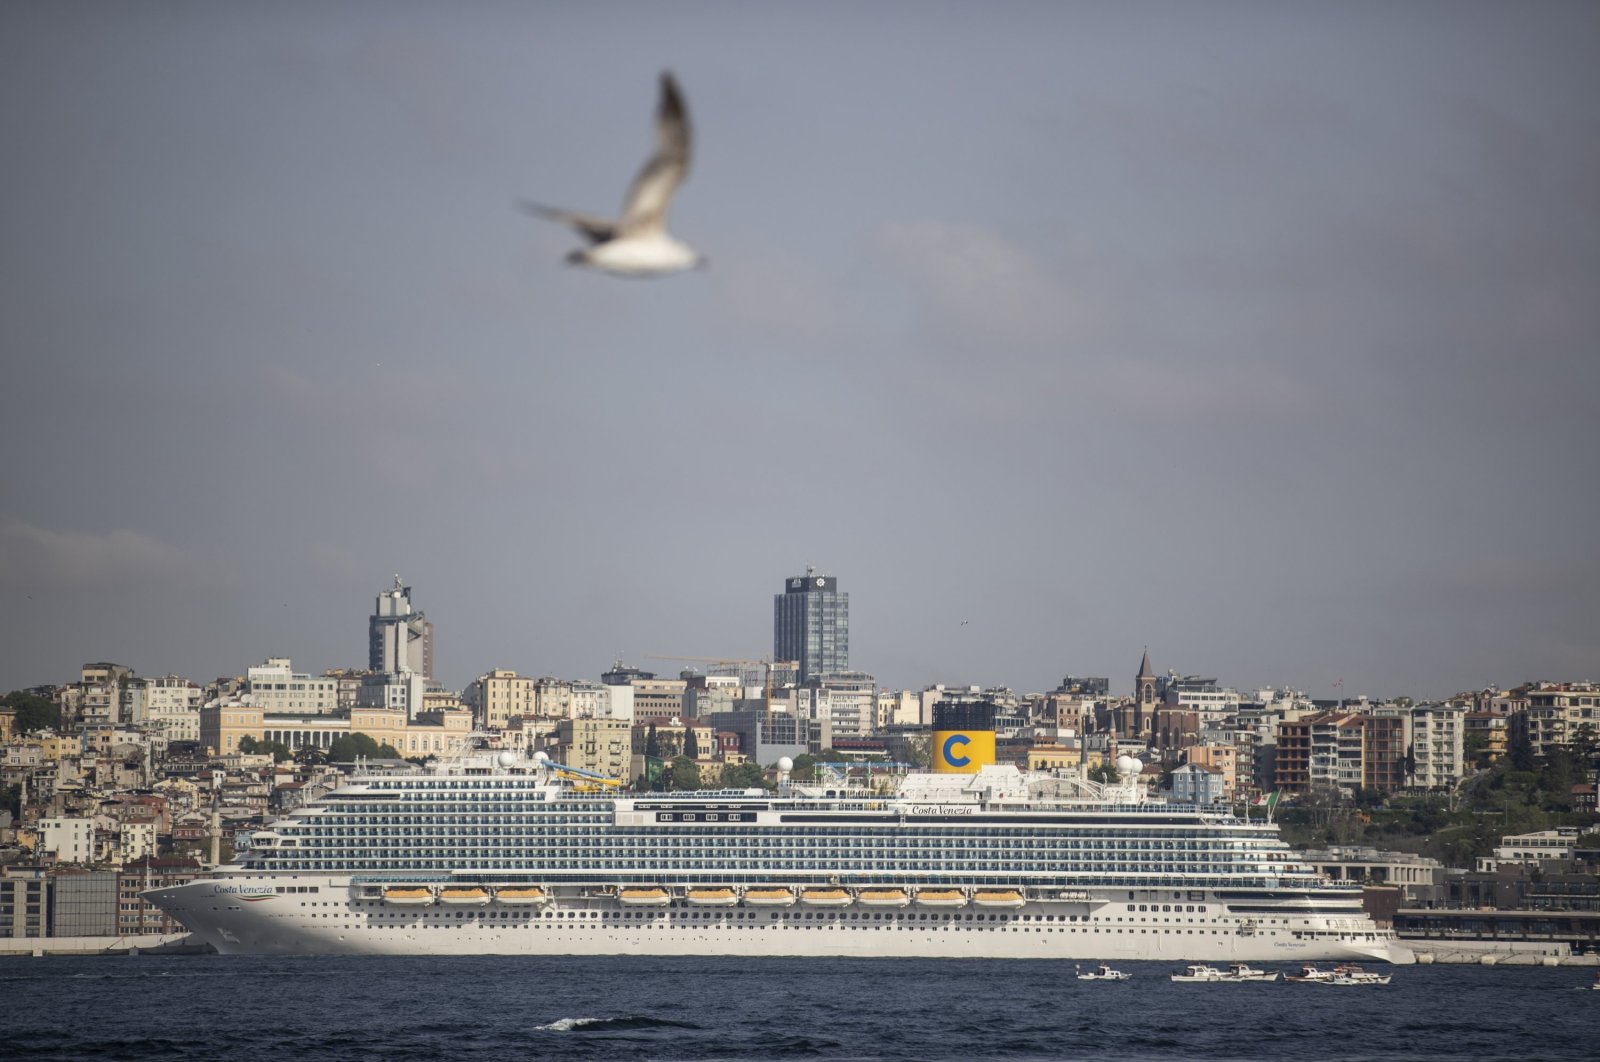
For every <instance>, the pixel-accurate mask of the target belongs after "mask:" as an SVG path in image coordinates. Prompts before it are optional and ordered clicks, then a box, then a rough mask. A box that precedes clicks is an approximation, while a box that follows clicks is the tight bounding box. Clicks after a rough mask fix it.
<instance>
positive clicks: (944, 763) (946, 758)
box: [933, 730, 994, 774]
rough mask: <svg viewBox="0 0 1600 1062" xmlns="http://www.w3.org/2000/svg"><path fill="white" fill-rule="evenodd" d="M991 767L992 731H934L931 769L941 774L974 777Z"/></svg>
mask: <svg viewBox="0 0 1600 1062" xmlns="http://www.w3.org/2000/svg"><path fill="white" fill-rule="evenodd" d="M993 763H994V731H993V730H935V731H934V732H933V769H934V770H935V771H937V772H938V773H940V774H977V773H978V768H980V767H986V766H988V765H990V764H993Z"/></svg>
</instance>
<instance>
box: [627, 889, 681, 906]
mask: <svg viewBox="0 0 1600 1062" xmlns="http://www.w3.org/2000/svg"><path fill="white" fill-rule="evenodd" d="M617 900H618V901H619V902H620V903H622V904H623V905H624V906H626V907H665V906H666V905H667V904H669V903H671V902H672V897H671V896H670V895H669V894H668V893H667V890H666V889H663V888H659V887H657V886H654V885H649V886H643V887H636V888H622V889H618V890H617Z"/></svg>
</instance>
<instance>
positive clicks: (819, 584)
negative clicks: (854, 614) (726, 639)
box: [772, 567, 850, 686]
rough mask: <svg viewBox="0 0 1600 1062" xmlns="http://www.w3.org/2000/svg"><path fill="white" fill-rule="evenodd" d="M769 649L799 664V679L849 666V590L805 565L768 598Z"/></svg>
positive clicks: (831, 673) (836, 671)
mask: <svg viewBox="0 0 1600 1062" xmlns="http://www.w3.org/2000/svg"><path fill="white" fill-rule="evenodd" d="M772 654H773V656H774V657H775V658H776V659H778V660H793V661H795V662H797V663H798V664H799V665H800V666H799V682H800V684H801V685H802V686H803V685H805V684H806V683H807V682H809V681H811V680H813V679H817V678H820V677H821V676H823V675H833V674H837V673H839V672H842V671H848V670H850V595H849V594H844V593H840V592H839V580H838V579H836V578H834V577H833V576H831V575H818V574H817V570H816V569H815V568H811V567H807V568H806V573H805V575H803V576H802V575H797V576H795V577H794V578H792V579H790V580H789V581H788V582H787V583H786V584H785V585H784V590H783V593H781V594H775V595H773V598H772Z"/></svg>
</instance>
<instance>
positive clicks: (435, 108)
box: [0, 2, 1600, 697]
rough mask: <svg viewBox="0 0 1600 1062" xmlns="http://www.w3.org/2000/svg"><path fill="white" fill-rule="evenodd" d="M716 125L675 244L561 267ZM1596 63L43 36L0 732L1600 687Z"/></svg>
mask: <svg viewBox="0 0 1600 1062" xmlns="http://www.w3.org/2000/svg"><path fill="white" fill-rule="evenodd" d="M665 68H670V69H672V70H673V71H675V72H676V74H677V76H678V78H679V80H680V82H681V84H682V86H683V88H684V92H685V94H686V96H687V99H688V103H689V108H690V111H691V114H692V117H693V120H694V123H695V134H696V144H695V149H696V154H695V159H694V168H693V171H692V173H691V175H690V178H689V181H688V183H687V184H686V185H685V186H684V188H683V189H682V191H681V193H680V195H679V197H678V201H677V204H676V206H675V209H674V212H673V217H672V221H673V228H674V230H675V231H676V232H677V233H678V234H679V235H680V236H681V237H682V238H684V239H685V240H687V241H688V242H690V243H691V244H693V245H694V246H695V247H696V248H698V249H699V250H701V251H703V252H704V253H706V254H708V255H709V256H710V258H711V268H710V270H708V271H706V272H703V273H692V274H687V275H682V276H677V277H673V278H670V279H665V280H657V281H648V282H641V281H626V280H618V279H614V278H610V277H605V276H600V275H595V274H591V273H586V272H583V271H580V270H575V269H570V268H568V267H567V266H565V265H564V264H563V262H562V258H563V256H564V255H565V253H566V252H567V251H568V250H569V249H571V248H572V247H573V246H574V245H575V244H574V240H573V238H572V237H571V236H570V234H569V233H567V232H566V231H565V230H563V229H561V228H559V227H557V226H554V225H549V224H547V223H541V222H539V221H536V220H534V219H531V218H528V217H525V216H523V215H521V214H519V213H518V212H517V211H516V210H515V209H514V206H513V204H514V203H515V201H516V200H517V199H518V198H520V197H528V198H533V199H537V200H540V201H543V202H549V203H554V204H558V205H562V206H569V207H574V208H578V209H587V210H591V211H597V212H609V211H613V210H614V209H615V208H616V205H617V204H618V203H619V202H620V199H621V197H622V193H623V191H624V189H625V187H626V185H627V183H628V181H629V179H630V178H631V177H632V175H633V172H634V170H635V168H636V167H637V166H638V165H639V163H640V162H641V161H642V159H643V157H644V155H645V154H646V152H647V150H648V147H649V144H650V138H651V132H650V116H651V112H652V109H653V107H654V103H655V92H656V78H657V75H658V73H659V71H661V70H662V69H665ZM1597 100H1600V6H1597V5H1595V4H1593V3H1571V4H1561V3H1518V4H1511V3H1488V4H1472V3H1463V2H1449V3H1343V4H1340V3H1317V4H1310V3H1305V4H1300V3H1265V2H1262V3H1220V2H1213V3H1131V4H1130V3H1081V4H1071V3H1060V4H1044V3H1004V2H1001V3H983V4H978V3H965V4H940V3H930V2H917V3H804V4H798V3H797V4H743V3H739V4H734V3H728V4H723V3H676V4H658V3H639V4H608V3H590V4H581V5H580V4H565V3H562V4H536V3H465V4H444V3H437V4H421V3H416V4H406V3H392V2H384V3H377V2H373V3H337V4H326V3H309V2H307V3H273V4H234V3H221V4H219V3H210V2H207V3H163V2H144V3H139V4H124V3H103V4H100V3H67V4H61V3H26V2H19V3H12V4H9V5H7V8H6V14H5V17H4V32H3V33H0V160H3V161H0V193H3V194H0V236H3V238H0V342H3V350H4V357H5V360H4V365H5V374H4V388H3V391H0V394H3V395H4V404H3V407H0V451H3V454H4V458H3V460H4V477H3V484H0V623H3V625H4V631H3V638H0V689H10V688H14V687H17V686H22V685H31V684H36V683H47V682H52V683H53V682H66V681H71V680H74V679H75V678H76V674H77V668H78V667H79V666H80V665H81V664H82V663H83V662H85V661H89V660H114V661H117V662H120V663H125V664H129V665H131V666H133V667H134V668H135V669H137V671H138V672H139V673H140V674H146V675H154V674H162V673H165V672H168V671H176V672H178V673H181V674H186V675H189V676H190V677H193V678H196V679H200V680H202V681H203V680H206V679H209V678H211V677H214V676H216V675H219V674H234V673H242V671H243V669H244V668H245V667H247V666H249V665H250V664H252V663H256V662H259V661H260V660H262V659H263V658H265V657H266V656H268V655H279V654H287V655H290V656H292V657H293V659H294V662H295V665H296V667H297V668H298V669H303V670H312V671H318V670H321V669H322V668H324V667H329V666H341V665H354V666H363V665H364V664H365V655H366V646H365V637H366V617H367V615H368V614H369V613H370V611H371V609H372V599H373V597H374V596H375V594H376V593H377V592H378V591H379V590H381V589H383V588H384V587H385V586H386V585H387V584H388V583H389V581H390V579H391V578H392V575H393V574H394V573H396V572H398V573H400V574H402V575H403V576H404V578H405V580H406V582H407V583H409V584H411V585H412V586H413V587H414V588H415V591H414V596H415V600H416V602H417V604H418V605H419V606H421V607H422V608H423V609H425V610H426V612H427V613H428V616H429V618H430V619H432V620H433V621H434V624H435V626H436V629H437V642H438V668H437V670H438V677H439V678H440V679H441V680H443V681H444V682H445V684H446V685H448V686H452V687H460V686H461V685H463V684H465V683H466V682H467V681H469V680H470V679H471V678H473V677H474V676H476V675H478V674H480V673H482V672H484V671H486V670H488V669H489V668H492V667H509V668H516V669H518V670H520V671H522V672H524V673H529V674H556V675H561V676H565V677H587V678H593V677H596V676H597V675H598V674H599V672H600V671H602V670H603V669H605V667H606V666H607V665H609V664H610V663H611V662H612V660H613V659H614V658H615V657H616V656H617V655H619V654H621V655H622V656H623V657H624V658H626V659H627V660H628V661H629V662H632V663H635V664H642V665H649V666H654V667H657V668H659V669H662V670H667V671H670V670H671V669H672V667H673V665H672V664H670V663H668V662H665V661H649V660H646V659H645V656H646V654H654V653H660V654H689V655H698V656H726V657H742V656H759V655H761V654H763V653H765V652H768V651H770V649H771V639H772V595H773V594H774V593H777V592H779V591H780V590H781V589H782V584H783V580H784V579H785V577H787V576H789V575H793V574H798V573H800V572H802V571H803V570H804V568H805V566H806V565H807V564H812V565H816V566H817V567H818V568H819V569H820V570H822V571H824V572H827V573H830V574H834V575H837V576H838V577H839V580H840V586H841V588H842V589H845V590H847V591H848V592H849V594H850V604H851V643H852V644H851V663H852V664H853V665H854V666H856V667H859V668H861V669H863V670H866V671H869V672H871V673H873V674H874V675H876V676H877V677H878V679H879V681H880V683H882V684H884V685H887V686H893V687H919V686H921V685H923V684H926V683H932V682H944V683H956V684H966V683H982V684H1005V685H1010V686H1012V687H1014V688H1017V689H1019V690H1040V689H1048V688H1050V687H1052V686H1054V685H1055V683H1056V682H1058V681H1059V680H1060V678H1061V677H1062V676H1063V675H1064V674H1067V673H1069V672H1071V673H1074V674H1080V675H1082V674H1089V675H1108V676H1110V677H1111V679H1112V688H1113V689H1114V690H1118V691H1124V692H1126V691H1127V690H1128V689H1131V679H1132V676H1133V674H1134V672H1135V670H1136V668H1137V665H1138V662H1139V657H1140V653H1141V652H1142V650H1143V648H1144V647H1145V646H1146V645H1148V646H1149V648H1150V655H1151V660H1152V662H1153V663H1154V664H1155V666H1156V667H1157V668H1158V669H1162V670H1164V669H1166V668H1175V669H1177V670H1179V671H1182V672H1187V673H1194V672H1202V673H1205V674H1207V675H1215V676H1217V677H1218V678H1220V679H1221V680H1222V681H1223V682H1224V683H1227V684H1230V685H1236V686H1239V687H1241V688H1253V687H1255V686H1257V685H1268V684H1271V685H1291V686H1294V687H1296V688H1300V689H1304V690H1307V691H1309V692H1311V693H1312V694H1314V695H1317V696H1332V695H1334V692H1335V691H1334V689H1333V682H1334V681H1335V680H1336V679H1339V678H1342V679H1343V680H1344V685H1343V690H1344V692H1345V693H1346V694H1355V693H1368V694H1371V695H1373V696H1381V695H1398V694H1410V695H1412V696H1417V697H1426V696H1440V695H1445V694H1448V693H1450V692H1453V691H1455V690H1458V689H1466V688H1473V687H1478V686H1482V685H1485V684H1488V683H1499V684H1502V685H1507V684H1512V683H1516V682H1519V681H1522V680H1526V679H1533V678H1548V679H1576V678H1600V607H1597V602H1600V562H1597V550H1596V534H1597V532H1596V528H1597V526H1600V502H1597V489H1596V486H1597V479H1600V477H1597V466H1600V460H1597V458H1600V426H1597V425H1600V420H1597V409H1600V407H1597V402H1600V350H1597V345H1600V107H1597V106H1596V101H1597Z"/></svg>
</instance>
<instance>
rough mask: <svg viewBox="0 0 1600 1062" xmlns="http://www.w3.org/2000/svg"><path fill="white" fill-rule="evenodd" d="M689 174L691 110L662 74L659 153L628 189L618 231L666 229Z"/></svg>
mask: <svg viewBox="0 0 1600 1062" xmlns="http://www.w3.org/2000/svg"><path fill="white" fill-rule="evenodd" d="M688 172H689V111H688V109H687V108H686V107H685V106H684V104H683V94H682V93H680V92H679V91H678V83H677V81H675V80H673V77H672V75H671V74H670V73H668V72H665V71H664V72H662V74H661V102H660V103H659V104H658V105H657V107H656V150H655V154H653V155H651V156H650V158H649V159H648V160H646V162H645V164H644V167H643V168H642V169H641V170H640V171H639V175H638V176H637V177H635V178H634V179H633V184H632V186H631V187H629V189H628V197H627V199H625V200H624V201H623V204H622V220H621V221H620V222H619V223H618V225H617V231H618V233H619V234H621V235H624V236H629V235H638V234H641V233H646V232H660V231H662V230H664V229H665V228H666V223H667V207H668V205H670V204H671V202H672V194H673V193H674V192H676V191H677V190H678V185H680V184H682V183H683V178H684V177H685V176H686V175H687V174H688Z"/></svg>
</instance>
